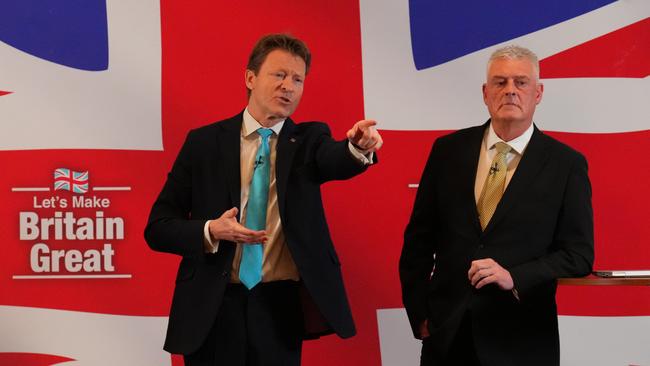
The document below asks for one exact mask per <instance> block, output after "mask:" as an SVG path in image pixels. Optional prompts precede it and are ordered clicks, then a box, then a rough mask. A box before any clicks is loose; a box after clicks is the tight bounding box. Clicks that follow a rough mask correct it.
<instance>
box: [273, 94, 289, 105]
mask: <svg viewBox="0 0 650 366" xmlns="http://www.w3.org/2000/svg"><path fill="white" fill-rule="evenodd" d="M276 98H277V99H278V100H279V101H280V103H281V104H291V99H289V98H287V97H283V96H279V97H276Z"/></svg>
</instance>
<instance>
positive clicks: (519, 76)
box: [492, 75, 530, 79]
mask: <svg viewBox="0 0 650 366" xmlns="http://www.w3.org/2000/svg"><path fill="white" fill-rule="evenodd" d="M510 78H513V79H530V77H529V76H526V75H515V76H512V77H510V76H502V75H494V76H492V79H510Z"/></svg>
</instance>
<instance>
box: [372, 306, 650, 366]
mask: <svg viewBox="0 0 650 366" xmlns="http://www.w3.org/2000/svg"><path fill="white" fill-rule="evenodd" d="M558 322H559V328H560V348H561V352H560V357H561V365H562V366H583V365H590V366H611V365H650V352H648V346H647V345H648V344H649V343H650V333H649V332H648V329H649V328H650V316H564V315H560V316H559V319H558ZM377 325H378V330H379V349H380V352H381V364H382V366H402V365H418V364H419V358H420V357H419V356H420V349H421V348H422V343H421V341H418V340H416V339H414V338H413V333H412V332H411V328H410V326H409V322H408V318H407V316H406V311H404V309H402V308H395V309H377ZM506 347H507V345H506Z"/></svg>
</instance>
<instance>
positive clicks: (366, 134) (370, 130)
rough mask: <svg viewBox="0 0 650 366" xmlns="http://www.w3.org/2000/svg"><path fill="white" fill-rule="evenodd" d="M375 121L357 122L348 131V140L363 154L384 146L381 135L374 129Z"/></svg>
mask: <svg viewBox="0 0 650 366" xmlns="http://www.w3.org/2000/svg"><path fill="white" fill-rule="evenodd" d="M376 124H377V122H376V121H373V120H371V119H364V120H362V121H359V122H357V123H355V124H354V126H352V128H351V129H350V130H348V133H347V136H348V140H349V141H350V142H351V143H352V144H353V145H354V146H355V147H356V148H358V149H360V150H362V151H363V152H364V153H371V152H375V151H377V150H379V149H380V148H381V145H383V144H384V140H382V138H381V135H379V132H377V129H375V127H374V126H375V125H376Z"/></svg>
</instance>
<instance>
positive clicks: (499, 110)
mask: <svg viewBox="0 0 650 366" xmlns="http://www.w3.org/2000/svg"><path fill="white" fill-rule="evenodd" d="M543 90H544V89H543V85H542V84H541V83H540V82H539V63H538V61H537V57H536V56H535V54H534V53H532V52H531V51H529V50H528V49H525V48H522V47H517V46H509V47H505V48H502V49H499V50H497V51H495V53H493V54H492V57H491V58H490V61H489V62H488V71H487V81H486V83H485V84H483V99H484V102H485V104H486V106H487V108H488V111H489V113H490V117H491V118H490V120H489V121H488V122H486V123H485V124H483V125H482V126H477V127H472V128H468V129H463V130H460V131H457V132H455V133H452V134H450V135H447V136H443V137H441V138H439V139H437V140H436V142H435V143H434V144H433V148H432V150H431V154H430V156H429V159H428V161H427V164H426V167H425V169H424V172H423V174H422V179H421V181H420V185H419V188H418V193H417V196H416V199H415V205H414V208H413V213H412V216H411V219H410V222H409V224H408V226H407V228H406V231H405V233H404V247H403V249H402V255H401V258H400V279H401V284H402V297H403V301H404V305H405V307H406V311H407V313H408V317H409V321H410V323H411V327H412V329H413V333H414V335H415V337H416V338H419V339H422V355H421V364H422V365H483V366H490V365H495V366H508V365H513V366H534V365H540V366H542V365H543V366H551V365H559V362H560V361H559V359H560V350H559V336H558V323H557V309H556V303H555V292H556V287H557V278H560V277H571V276H582V275H586V274H588V273H589V272H590V271H591V266H592V263H593V259H594V251H593V214H592V208H591V187H590V183H589V178H588V176H587V163H586V160H585V158H584V157H583V156H582V155H581V154H580V153H578V152H577V151H575V150H573V149H571V148H570V147H568V146H566V145H564V144H562V143H560V142H558V141H557V140H555V139H553V138H551V137H549V136H547V135H545V134H543V133H542V132H540V131H539V130H538V129H537V127H536V126H535V125H534V124H533V114H534V112H535V107H536V105H537V104H538V103H539V102H540V101H541V100H542V93H543Z"/></svg>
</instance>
